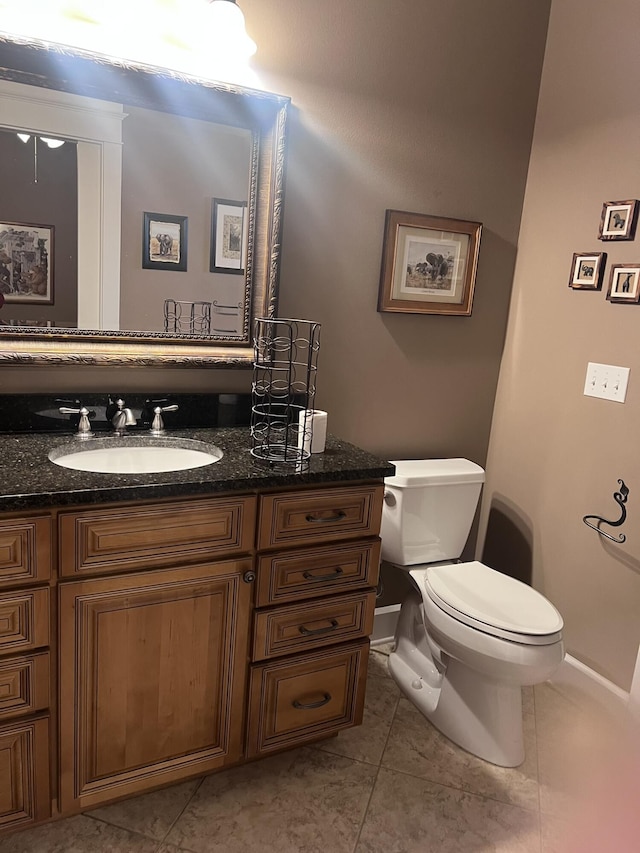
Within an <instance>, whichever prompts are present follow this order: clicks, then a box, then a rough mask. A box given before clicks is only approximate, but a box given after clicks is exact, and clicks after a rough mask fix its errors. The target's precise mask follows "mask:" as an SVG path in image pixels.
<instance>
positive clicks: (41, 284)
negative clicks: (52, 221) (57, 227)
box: [0, 222, 54, 305]
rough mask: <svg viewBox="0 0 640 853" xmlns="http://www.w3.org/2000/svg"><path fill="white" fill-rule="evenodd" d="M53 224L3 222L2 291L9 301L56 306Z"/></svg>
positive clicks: (0, 235)
mask: <svg viewBox="0 0 640 853" xmlns="http://www.w3.org/2000/svg"><path fill="white" fill-rule="evenodd" d="M53 232H54V227H53V225H33V224H31V223H26V222H0V293H2V295H3V296H4V301H5V302H7V303H10V302H11V303H16V304H23V305H53V259H54V253H53Z"/></svg>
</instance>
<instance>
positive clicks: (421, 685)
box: [389, 593, 524, 767]
mask: <svg viewBox="0 0 640 853" xmlns="http://www.w3.org/2000/svg"><path fill="white" fill-rule="evenodd" d="M389 671H390V673H391V675H392V677H393V679H394V681H395V682H396V684H397V685H398V687H399V688H400V689H401V691H402V692H403V694H404V695H405V696H406V697H407V698H408V699H409V700H410V701H411V702H412V703H413V704H414V705H415V706H416V707H417V708H418V710H419V711H420V712H421V713H422V714H423V715H424V716H425V717H426V718H427V719H428V720H429V721H430V722H431V723H433V725H434V726H435V727H436V728H437V729H438V730H439V731H441V732H442V734H444V735H445V736H446V737H448V738H449V740H452V741H453V742H454V743H456V744H458V746H461V747H462V748H463V749H466V750H467V752H470V753H472V754H473V755H476V756H478V758H482V759H484V760H485V761H489V762H490V763H491V764H497V765H499V766H501V767H517V766H518V765H519V764H521V763H522V762H523V761H524V740H523V732H522V688H521V687H520V686H519V685H507V684H500V683H497V682H495V681H492V680H491V679H489V678H488V677H487V676H486V675H485V674H481V673H479V672H476V671H475V670H472V669H470V668H469V667H468V666H466V665H465V664H463V663H461V662H460V661H459V660H456V659H455V658H452V657H450V656H448V655H446V654H442V655H441V659H439V660H438V661H437V663H436V662H435V661H434V657H433V655H432V653H431V651H430V648H429V642H428V638H427V633H426V631H425V628H424V624H423V610H422V604H421V600H420V598H419V596H418V595H417V594H416V593H411V594H409V596H408V597H407V599H406V600H405V602H404V603H403V605H402V609H401V611H400V618H399V621H398V630H397V633H396V647H395V650H394V651H393V652H392V653H391V654H390V655H389Z"/></svg>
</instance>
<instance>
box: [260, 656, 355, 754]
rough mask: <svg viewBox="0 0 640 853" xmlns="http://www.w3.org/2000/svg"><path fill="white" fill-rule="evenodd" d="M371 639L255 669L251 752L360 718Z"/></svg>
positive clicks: (335, 728)
mask: <svg viewBox="0 0 640 853" xmlns="http://www.w3.org/2000/svg"><path fill="white" fill-rule="evenodd" d="M368 651H369V641H368V640H365V641H363V642H360V643H357V644H350V645H348V646H341V647H340V649H339V650H335V649H331V650H328V651H326V652H316V653H315V654H309V655H304V656H301V657H299V658H296V659H295V660H293V661H291V660H288V661H279V662H274V663H268V664H260V665H258V666H254V667H252V670H251V682H250V700H251V704H250V707H249V728H248V735H247V754H248V756H257V755H264V754H268V753H270V752H273V751H275V750H280V749H286V748H288V747H291V746H296V745H297V744H299V743H304V742H305V741H309V740H315V739H316V738H319V737H323V736H325V735H327V734H330V733H331V732H337V731H339V730H340V729H344V728H348V727H349V726H354V725H359V724H360V723H361V722H362V710H363V705H364V690H365V680H366V674H367V657H368Z"/></svg>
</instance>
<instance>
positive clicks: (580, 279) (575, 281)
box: [569, 252, 607, 290]
mask: <svg viewBox="0 0 640 853" xmlns="http://www.w3.org/2000/svg"><path fill="white" fill-rule="evenodd" d="M606 261H607V253H606V252H590V253H588V252H581V253H578V254H575V255H574V256H573V264H572V265H571V277H570V278H569V287H572V288H573V289H574V290H600V289H601V288H602V279H603V275H604V265H605V263H606Z"/></svg>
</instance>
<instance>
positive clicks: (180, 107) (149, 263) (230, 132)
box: [0, 36, 289, 367]
mask: <svg viewBox="0 0 640 853" xmlns="http://www.w3.org/2000/svg"><path fill="white" fill-rule="evenodd" d="M288 105H289V98H287V97H284V96H280V95H274V94H271V93H266V92H262V91H259V90H254V89H246V88H243V87H240V86H233V85H227V84H223V83H214V82H210V81H206V80H202V79H199V78H195V77H190V76H187V75H182V74H179V73H177V72H175V73H174V72H172V71H168V70H164V69H159V68H155V67H151V66H143V65H135V64H132V63H129V62H126V63H124V62H119V61H115V60H113V61H112V60H107V59H105V58H103V57H96V56H94V55H91V54H88V53H83V52H82V51H77V50H75V49H74V50H67V49H64V50H63V49H61V48H58V47H53V46H51V45H44V44H42V43H36V42H32V41H29V42H25V41H15V40H13V39H10V38H8V37H5V36H0V106H1V111H0V115H1V118H0V152H5V151H6V152H9V153H8V154H6V153H5V154H2V156H0V159H1V160H2V161H3V162H4V163H5V167H4V169H3V170H2V171H3V172H4V174H3V193H2V197H3V200H2V201H1V202H0V294H2V297H3V298H2V300H0V301H2V302H3V303H4V304H3V305H2V307H1V308H0V364H2V365H19V364H42V365H54V364H88V365H123V364H131V365H148V366H162V365H168V366H173V367H179V366H184V367H199V366H207V367H210V366H220V367H230V366H243V365H249V364H251V361H252V347H251V329H252V323H253V319H254V318H256V317H268V316H273V315H274V314H275V309H276V304H277V294H278V278H279V267H280V246H281V235H282V213H283V201H284V161H285V136H286V122H287V110H288ZM18 134H20V137H18ZM25 137H26V141H25ZM52 139H53V140H54V141H57V142H58V147H56V146H53V147H50V146H49V143H50V142H51V140H52ZM62 142H64V143H65V145H64V146H62V147H60V143H62ZM3 146H7V147H6V148H5V147H3ZM62 150H64V151H65V152H66V153H65V158H66V161H67V163H66V166H64V167H63V162H62V159H60V158H61V155H60V154H57V153H56V152H59V151H62ZM56 157H58V158H59V159H57V160H56V159H55V158H56ZM63 168H66V169H68V170H70V171H69V175H70V177H69V178H68V179H65V178H64V177H63V175H64V172H63ZM47 169H49V174H51V175H52V176H53V177H52V178H51V185H52V186H54V185H55V186H56V192H58V190H60V192H61V195H60V196H59V197H58V196H53V195H52V193H53V190H52V191H49V190H48V189H47V187H48V186H49V185H48V184H47V183H46V175H47V171H46V170H47ZM37 193H40V195H45V196H46V197H47V203H48V207H47V206H46V205H45V206H44V207H40V208H35V207H29V204H30V203H31V201H30V199H31V200H32V199H33V197H35V195H36V194H37ZM74 193H75V195H74ZM43 211H45V212H43ZM46 211H48V212H46ZM67 220H70V221H71V225H69V224H68V222H67ZM65 229H66V230H65ZM74 229H75V231H74ZM65 234H66V235H67V236H66V237H65ZM65 240H66V242H65Z"/></svg>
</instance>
